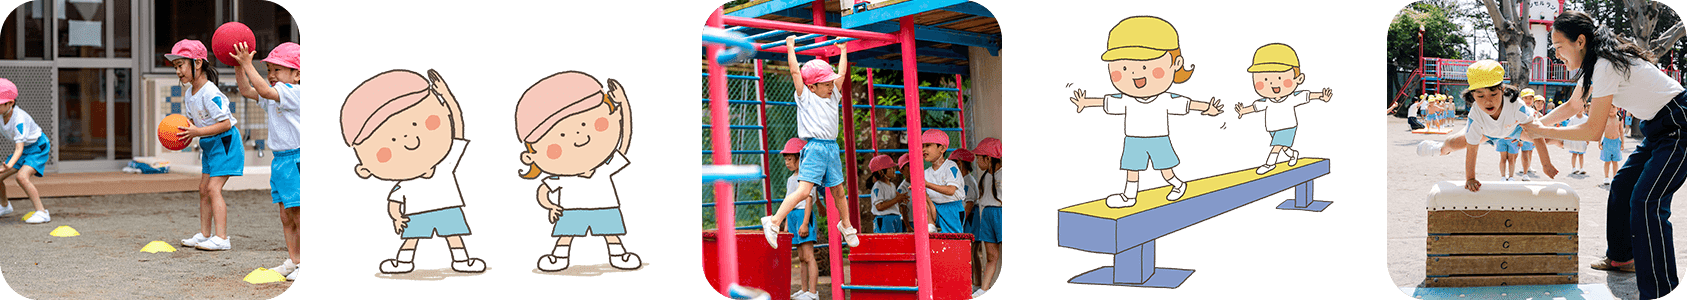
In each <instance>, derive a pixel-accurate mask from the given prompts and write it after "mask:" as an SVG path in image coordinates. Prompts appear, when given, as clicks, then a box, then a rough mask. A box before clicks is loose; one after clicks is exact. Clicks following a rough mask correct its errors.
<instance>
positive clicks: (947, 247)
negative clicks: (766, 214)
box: [763, 233, 972, 300]
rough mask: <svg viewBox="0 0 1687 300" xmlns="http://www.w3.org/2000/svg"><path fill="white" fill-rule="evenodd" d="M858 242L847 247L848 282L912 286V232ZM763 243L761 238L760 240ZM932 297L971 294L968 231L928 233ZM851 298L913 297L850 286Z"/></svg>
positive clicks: (867, 236) (872, 236) (864, 236)
mask: <svg viewBox="0 0 1687 300" xmlns="http://www.w3.org/2000/svg"><path fill="white" fill-rule="evenodd" d="M860 237H861V246H859V247H855V248H850V250H849V251H850V254H849V263H850V264H849V284H850V285H870V286H903V287H908V286H915V282H916V280H915V277H916V276H917V275H916V274H915V265H914V234H912V233H888V234H861V235H860ZM763 243H765V242H763ZM931 277H932V289H933V291H932V292H933V294H932V297H933V298H935V299H970V298H972V235H971V234H964V233H933V234H931ZM847 292H848V293H849V295H850V299H853V300H881V299H884V300H889V299H914V295H915V294H914V292H904V291H879V290H850V291H847Z"/></svg>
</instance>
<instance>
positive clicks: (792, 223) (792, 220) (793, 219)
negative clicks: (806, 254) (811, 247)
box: [785, 208, 820, 245]
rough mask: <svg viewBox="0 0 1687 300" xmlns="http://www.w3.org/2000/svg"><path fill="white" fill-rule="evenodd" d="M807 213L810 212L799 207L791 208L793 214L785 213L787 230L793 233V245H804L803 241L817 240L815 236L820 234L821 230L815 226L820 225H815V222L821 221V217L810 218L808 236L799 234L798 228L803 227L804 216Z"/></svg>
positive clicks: (811, 241)
mask: <svg viewBox="0 0 1687 300" xmlns="http://www.w3.org/2000/svg"><path fill="white" fill-rule="evenodd" d="M807 213H808V212H805V211H803V209H801V208H799V209H793V210H791V214H788V215H785V231H787V232H790V233H791V244H792V245H802V243H813V242H814V240H815V237H816V236H819V235H820V230H818V229H816V228H815V227H818V226H815V225H814V224H815V223H820V220H819V218H815V219H812V220H808V235H807V236H802V235H799V234H797V233H798V229H802V218H803V216H804V215H806V214H807Z"/></svg>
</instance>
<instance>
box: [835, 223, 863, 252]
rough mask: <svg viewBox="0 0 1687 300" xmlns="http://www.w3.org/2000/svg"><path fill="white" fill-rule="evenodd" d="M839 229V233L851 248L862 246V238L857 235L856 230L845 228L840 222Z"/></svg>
mask: <svg viewBox="0 0 1687 300" xmlns="http://www.w3.org/2000/svg"><path fill="white" fill-rule="evenodd" d="M837 227H838V233H842V234H843V238H844V243H845V244H849V246H850V247H855V246H860V245H861V237H860V236H856V235H855V234H856V233H857V231H856V230H855V228H850V227H844V224H843V222H838V225H837Z"/></svg>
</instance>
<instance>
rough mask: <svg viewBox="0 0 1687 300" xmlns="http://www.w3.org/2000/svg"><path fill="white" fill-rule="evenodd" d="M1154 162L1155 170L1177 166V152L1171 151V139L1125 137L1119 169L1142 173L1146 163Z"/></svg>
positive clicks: (1166, 137) (1160, 137)
mask: <svg viewBox="0 0 1687 300" xmlns="http://www.w3.org/2000/svg"><path fill="white" fill-rule="evenodd" d="M1149 160H1153V161H1154V169H1155V170H1165V169H1171V168H1172V167H1176V166H1177V164H1178V160H1177V152H1176V151H1173V150H1172V138H1171V137H1169V136H1157V137H1131V136H1127V137H1125V151H1124V153H1122V154H1121V155H1119V169H1120V170H1131V171H1142V170H1147V169H1148V161H1149Z"/></svg>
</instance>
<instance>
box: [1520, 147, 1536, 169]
mask: <svg viewBox="0 0 1687 300" xmlns="http://www.w3.org/2000/svg"><path fill="white" fill-rule="evenodd" d="M1534 154H1535V151H1523V155H1519V157H1520V158H1522V159H1523V173H1529V156H1530V155H1534Z"/></svg>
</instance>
